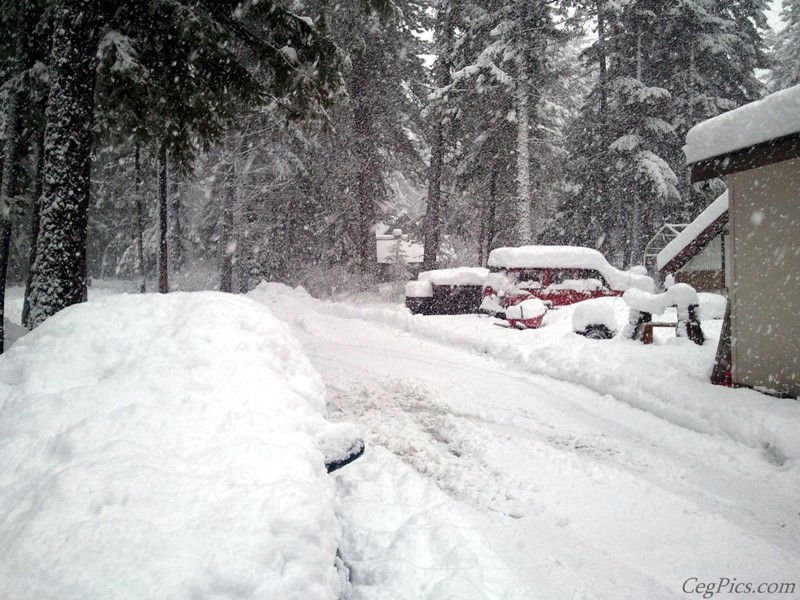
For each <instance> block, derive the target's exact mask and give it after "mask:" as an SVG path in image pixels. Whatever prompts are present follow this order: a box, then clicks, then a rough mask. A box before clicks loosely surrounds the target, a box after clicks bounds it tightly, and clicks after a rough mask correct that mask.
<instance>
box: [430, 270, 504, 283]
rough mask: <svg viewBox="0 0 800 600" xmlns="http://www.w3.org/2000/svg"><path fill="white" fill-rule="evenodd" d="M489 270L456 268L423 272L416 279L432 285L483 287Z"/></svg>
mask: <svg viewBox="0 0 800 600" xmlns="http://www.w3.org/2000/svg"><path fill="white" fill-rule="evenodd" d="M488 274H489V269H485V268H483V267H456V268H453V269H436V270H433V271H423V272H422V273H420V274H419V277H417V279H418V280H419V281H428V282H430V283H432V284H433V285H483V282H484V280H485V279H486V276H487V275H488Z"/></svg>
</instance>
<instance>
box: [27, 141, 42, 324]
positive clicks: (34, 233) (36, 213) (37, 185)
mask: <svg viewBox="0 0 800 600" xmlns="http://www.w3.org/2000/svg"><path fill="white" fill-rule="evenodd" d="M43 169H44V129H42V130H41V131H40V132H39V134H38V135H37V140H36V175H35V176H34V181H33V202H32V203H31V204H32V206H31V248H30V253H29V254H28V278H27V281H26V282H25V299H24V300H23V302H22V325H23V327H27V328H28V329H30V328H31V322H30V314H31V304H30V300H29V297H30V293H31V280H32V278H33V261H35V260H36V246H37V241H38V238H39V222H40V220H41V195H42V176H43Z"/></svg>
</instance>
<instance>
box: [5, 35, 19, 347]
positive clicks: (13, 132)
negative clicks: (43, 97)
mask: <svg viewBox="0 0 800 600" xmlns="http://www.w3.org/2000/svg"><path fill="white" fill-rule="evenodd" d="M21 37H22V36H18V41H17V59H18V60H21V56H20V53H21V50H20V47H21V46H22V44H21V42H20V39H21ZM20 66H21V65H20ZM21 94H22V92H21V91H20V89H19V88H18V87H17V86H14V87H12V89H11V92H10V94H9V99H8V110H7V113H6V126H5V136H6V139H5V144H4V149H3V171H2V177H3V179H2V181H1V182H0V353H2V352H3V348H4V340H5V299H6V277H7V275H8V259H9V249H10V246H11V221H10V220H9V217H8V215H9V212H10V210H11V205H12V198H13V196H14V193H15V192H16V187H17V170H18V165H17V158H18V154H19V136H20V134H21V130H22V126H21V120H20V109H21V107H20V96H21Z"/></svg>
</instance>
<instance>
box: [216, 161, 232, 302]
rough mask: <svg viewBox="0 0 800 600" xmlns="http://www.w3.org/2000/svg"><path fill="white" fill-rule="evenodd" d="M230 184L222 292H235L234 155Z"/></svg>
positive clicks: (224, 220) (222, 237) (223, 242)
mask: <svg viewBox="0 0 800 600" xmlns="http://www.w3.org/2000/svg"><path fill="white" fill-rule="evenodd" d="M230 160H231V164H230V173H229V181H228V186H227V188H226V190H225V196H224V198H225V203H224V205H223V207H222V232H221V235H220V246H221V253H220V278H219V289H220V291H221V292H228V293H231V292H233V256H234V253H235V251H236V249H235V245H234V241H233V229H234V223H233V211H234V209H235V204H236V172H235V167H234V165H233V157H231V158H230Z"/></svg>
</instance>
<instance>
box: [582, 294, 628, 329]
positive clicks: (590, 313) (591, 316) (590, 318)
mask: <svg viewBox="0 0 800 600" xmlns="http://www.w3.org/2000/svg"><path fill="white" fill-rule="evenodd" d="M598 300H603V299H602V298H600V299H597V300H588V301H585V302H579V303H578V304H577V305H576V306H575V310H574V311H573V313H572V330H573V331H574V332H576V333H582V332H584V331H586V328H587V327H589V326H590V325H603V326H604V327H605V328H606V329H608V330H609V331H610V332H611V333H612V334H614V333H616V331H617V329H618V328H619V327H618V323H617V314H616V311H615V310H614V306H613V305H612V304H611V303H609V302H603V301H599V302H598Z"/></svg>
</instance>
